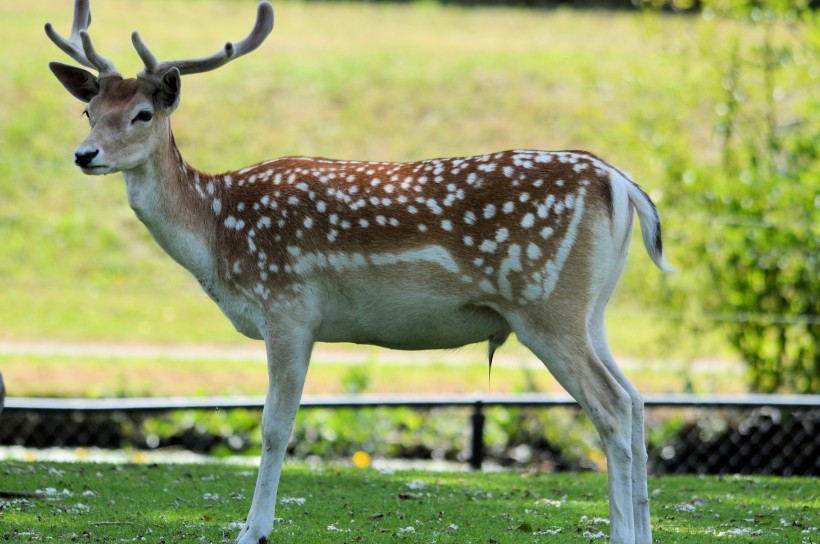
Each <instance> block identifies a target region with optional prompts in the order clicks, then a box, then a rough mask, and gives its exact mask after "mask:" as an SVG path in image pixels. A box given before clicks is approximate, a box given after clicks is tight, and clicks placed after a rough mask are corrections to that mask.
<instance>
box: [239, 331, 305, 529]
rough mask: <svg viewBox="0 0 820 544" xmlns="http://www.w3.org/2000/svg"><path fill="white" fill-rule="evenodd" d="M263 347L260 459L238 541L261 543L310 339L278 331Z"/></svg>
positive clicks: (270, 521)
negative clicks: (265, 386) (265, 381)
mask: <svg viewBox="0 0 820 544" xmlns="http://www.w3.org/2000/svg"><path fill="white" fill-rule="evenodd" d="M266 347H267V353H268V379H269V385H268V393H267V396H266V397H265V408H264V410H263V412H262V459H261V461H260V464H259V475H258V476H257V480H256V488H255V490H254V492H253V501H252V503H251V509H250V512H248V520H247V522H246V523H245V527H244V528H243V529H242V532H241V533H240V534H239V537H238V538H237V541H236V542H237V544H264V543H266V542H267V541H268V535H269V534H270V532H271V530H272V529H273V518H274V509H275V506H276V491H277V489H278V487H279V478H280V476H281V474H282V462H283V461H284V458H285V450H286V448H287V445H288V440H289V439H290V434H291V431H292V430H293V420H294V419H295V417H296V411H297V409H298V408H299V401H300V399H301V396H302V388H303V386H304V384H305V375H306V374H307V368H308V362H309V359H310V352H311V350H312V348H313V341H312V339H311V338H309V337H308V335H307V334H304V333H303V332H301V331H277V332H275V333H273V334H271V335H270V336H269V337H268V338H267V339H266Z"/></svg>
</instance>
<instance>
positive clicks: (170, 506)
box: [0, 462, 820, 544]
mask: <svg viewBox="0 0 820 544" xmlns="http://www.w3.org/2000/svg"><path fill="white" fill-rule="evenodd" d="M0 473H1V474H2V480H0V492H2V495H0V512H2V516H3V524H2V526H0V539H2V540H3V541H4V542H31V541H49V540H51V541H57V542H70V541H82V542H132V541H134V540H147V541H149V542H165V543H168V544H171V543H176V542H210V543H230V542H233V540H232V539H233V537H235V536H236V534H237V533H238V531H239V527H241V523H242V522H243V520H244V516H245V514H246V511H247V508H248V506H249V503H250V496H251V493H252V489H253V484H254V480H255V475H256V471H255V470H252V469H249V468H247V467H237V466H230V465H224V464H222V465H216V464H207V465H138V464H131V465H107V464H92V463H75V464H61V463H42V462H34V463H23V462H7V463H4V464H3V465H2V467H0ZM605 485H606V483H605V478H604V476H603V475H600V474H592V473H584V474H549V475H546V474H517V473H496V474H477V473H467V472H457V473H453V472H442V473H428V472H412V471H406V472H405V471H401V472H395V473H394V472H390V471H388V472H379V471H376V470H372V469H355V468H346V467H321V468H316V467H306V466H302V465H289V466H286V468H285V472H284V475H283V478H282V484H281V488H280V493H279V504H278V506H277V511H276V515H277V517H278V518H280V521H279V522H278V523H277V524H276V526H275V528H274V534H273V537H274V538H273V539H272V541H274V542H279V541H284V540H288V539H292V538H294V537H295V536H296V535H298V538H299V542H304V543H329V542H337V543H340V544H341V543H343V542H418V543H422V542H424V543H431V542H440V543H468V542H474V543H493V542H497V543H499V542H503V543H518V542H520V543H524V542H527V543H532V542H556V543H561V542H584V541H594V540H596V539H600V538H605V535H607V534H608V533H609V527H608V524H607V522H606V518H607V517H608V511H607V504H606V500H605V497H606V493H605ZM649 486H650V493H651V496H652V499H651V500H652V514H653V519H652V523H653V527H654V532H655V533H654V534H655V541H656V542H658V543H674V542H687V543H693V544H694V543H714V542H726V543H747V542H755V543H760V544H768V543H771V544H775V543H776V544H784V543H794V544H809V543H815V542H818V538H820V532H819V531H820V516H819V515H818V512H819V511H820V486H818V483H817V481H816V480H813V479H805V478H766V477H754V478H746V477H697V476H691V477H662V478H652V479H651V480H650V482H649Z"/></svg>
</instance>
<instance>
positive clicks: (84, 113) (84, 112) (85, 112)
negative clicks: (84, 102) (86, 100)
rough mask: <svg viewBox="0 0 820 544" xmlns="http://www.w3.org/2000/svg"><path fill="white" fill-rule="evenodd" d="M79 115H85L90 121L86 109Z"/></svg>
mask: <svg viewBox="0 0 820 544" xmlns="http://www.w3.org/2000/svg"><path fill="white" fill-rule="evenodd" d="M80 115H85V116H86V117H87V118H88V119H91V116H90V115H89V114H88V108H86V109H84V110H83V113H81V114H80Z"/></svg>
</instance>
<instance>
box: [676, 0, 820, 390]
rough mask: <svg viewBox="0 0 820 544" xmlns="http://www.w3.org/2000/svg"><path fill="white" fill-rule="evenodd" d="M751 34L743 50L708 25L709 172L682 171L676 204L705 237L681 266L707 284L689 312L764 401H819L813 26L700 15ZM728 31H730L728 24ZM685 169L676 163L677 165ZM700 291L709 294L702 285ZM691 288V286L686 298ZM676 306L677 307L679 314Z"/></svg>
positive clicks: (754, 8) (800, 17) (697, 238)
mask: <svg viewBox="0 0 820 544" xmlns="http://www.w3.org/2000/svg"><path fill="white" fill-rule="evenodd" d="M706 4H707V5H708V6H710V7H711V8H712V9H713V11H712V14H715V13H722V14H727V15H729V16H731V17H733V18H735V19H741V18H742V19H743V20H744V21H747V22H748V24H752V25H754V28H755V30H756V32H755V33H754V34H753V35H751V36H747V39H748V38H749V37H751V38H753V39H752V40H751V43H744V42H743V41H742V40H741V32H740V30H739V29H738V27H737V26H736V25H735V24H732V21H726V20H719V19H716V21H715V24H716V25H717V24H720V26H719V28H714V29H713V30H712V32H711V33H709V34H707V35H706V36H705V37H704V42H703V49H704V51H705V52H706V53H707V54H708V55H709V56H710V57H711V58H712V59H713V62H714V64H715V74H716V75H718V76H719V77H715V78H714V81H715V85H714V91H713V94H712V99H713V100H714V101H715V107H714V109H715V135H716V138H717V140H718V142H719V156H718V157H717V159H718V160H717V161H716V163H715V164H710V163H706V164H703V163H701V164H690V165H689V166H688V168H687V169H684V171H683V172H682V173H681V174H680V179H681V180H682V183H681V185H680V187H679V188H677V190H676V191H675V198H676V200H678V201H679V202H681V203H685V204H684V205H685V207H686V208H688V209H689V210H693V211H695V210H696V212H695V214H696V217H694V218H693V217H690V218H688V220H689V221H690V222H693V219H694V220H695V221H699V222H701V223H702V224H703V226H704V227H706V228H703V227H701V228H692V229H690V230H688V231H684V232H685V234H684V236H683V242H684V252H685V253H684V252H682V255H681V258H683V259H686V260H687V262H688V263H689V265H692V264H694V265H695V266H694V268H695V270H697V273H698V274H700V275H701V278H702V281H703V282H704V283H703V284H702V285H701V287H700V289H698V290H697V297H694V298H695V300H690V301H688V302H687V303H686V304H687V305H688V306H689V307H690V308H692V306H693V305H697V306H698V309H697V311H698V312H700V313H701V315H703V314H705V315H707V316H709V317H710V318H711V320H713V321H716V322H717V323H718V324H719V325H718V326H720V327H721V328H722V329H723V330H724V331H726V333H727V336H728V338H729V340H730V341H731V343H732V345H733V346H734V347H735V348H736V350H737V351H738V353H739V354H740V355H741V356H742V358H743V360H744V361H745V362H746V363H747V364H748V367H749V371H750V372H749V375H750V386H751V388H752V389H753V390H756V391H761V392H774V391H794V392H804V393H809V392H813V393H816V392H817V391H820V345H819V344H818V342H820V273H818V270H820V262H818V256H820V222H818V220H817V218H818V214H820V197H818V194H820V156H818V153H820V151H819V150H820V118H818V116H817V115H816V112H817V111H818V110H819V109H820V98H818V95H817V93H816V92H813V91H812V89H816V88H817V86H818V83H819V82H818V72H817V70H816V66H817V62H818V58H820V57H819V56H818V53H820V49H819V48H818V44H820V41H819V40H818V38H820V32H818V27H817V25H816V22H817V21H816V15H815V14H814V13H811V12H808V11H805V12H802V11H800V10H799V9H797V8H796V7H795V5H794V4H791V5H790V7H789V9H786V8H785V7H784V4H782V3H780V2H763V1H761V2H755V3H754V4H751V3H750V4H748V5H745V4H744V6H746V7H745V8H744V9H741V7H742V6H740V7H739V6H735V7H734V8H733V9H731V10H727V9H724V6H723V4H721V3H720V2H716V3H715V5H714V6H712V5H711V4H710V3H708V2H707V3H706ZM733 20H734V19H733ZM683 163H684V161H680V163H679V169H680V165H682V164H683ZM705 282H708V283H705ZM690 287H691V286H690ZM682 298H683V297H681V296H680V295H679V298H677V299H676V303H681V302H682V300H681V299H682Z"/></svg>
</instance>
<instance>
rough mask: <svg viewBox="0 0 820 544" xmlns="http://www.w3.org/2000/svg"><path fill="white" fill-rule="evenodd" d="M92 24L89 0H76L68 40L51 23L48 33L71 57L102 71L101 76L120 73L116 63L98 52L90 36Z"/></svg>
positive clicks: (48, 26)
mask: <svg viewBox="0 0 820 544" xmlns="http://www.w3.org/2000/svg"><path fill="white" fill-rule="evenodd" d="M90 24H91V8H90V6H89V3H88V0H76V2H74V21H73V22H72V24H71V35H70V36H69V38H68V40H66V39H65V38H63V37H62V36H60V34H59V33H58V32H57V31H56V30H54V27H53V26H51V23H46V34H47V35H48V37H49V38H50V39H51V41H52V42H54V43H55V44H56V45H57V47H59V48H60V49H62V50H63V51H64V52H65V53H66V54H67V55H68V56H69V57H71V58H72V59H74V60H76V61H77V62H79V63H80V64H82V65H83V66H86V67H88V68H93V69H95V70H97V71H98V72H99V73H100V77H104V76H110V75H119V72H118V71H117V69H116V68H115V67H114V64H113V63H112V62H111V61H110V60H108V59H106V58H105V57H103V56H101V55H100V54H99V53H97V50H96V49H94V46H93V45H92V44H91V38H90V37H89V36H88V32H87V29H88V26H89V25H90Z"/></svg>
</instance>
